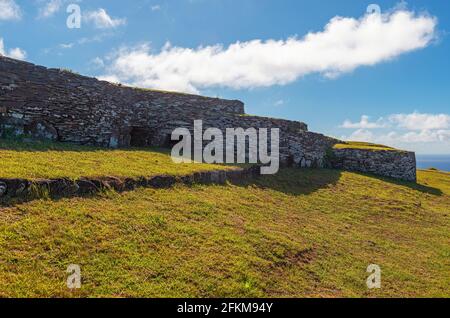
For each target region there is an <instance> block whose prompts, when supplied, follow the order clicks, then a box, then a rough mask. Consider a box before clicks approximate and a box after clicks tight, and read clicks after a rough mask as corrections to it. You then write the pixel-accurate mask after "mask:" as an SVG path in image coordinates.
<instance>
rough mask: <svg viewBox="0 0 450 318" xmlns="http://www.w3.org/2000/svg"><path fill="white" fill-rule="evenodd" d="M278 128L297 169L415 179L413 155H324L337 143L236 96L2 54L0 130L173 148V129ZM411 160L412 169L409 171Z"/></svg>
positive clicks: (284, 159) (283, 153) (283, 155)
mask: <svg viewBox="0 0 450 318" xmlns="http://www.w3.org/2000/svg"><path fill="white" fill-rule="evenodd" d="M194 120H202V121H203V129H207V128H210V127H215V128H219V129H221V130H222V131H223V132H225V130H226V129H227V128H244V129H248V128H256V129H259V128H267V129H269V130H270V129H271V128H279V129H280V159H281V163H282V164H285V165H292V166H296V167H302V168H310V167H329V166H333V167H336V168H344V169H350V170H356V171H364V172H372V173H376V174H381V175H387V176H391V177H394V178H400V179H406V180H413V179H415V159H414V158H413V157H414V156H413V154H409V155H407V156H406V155H399V154H396V155H392V154H377V155H372V154H367V153H363V152H361V153H360V152H358V151H356V152H352V151H344V152H336V156H335V157H336V161H335V162H334V163H333V164H332V165H331V164H330V163H329V162H328V160H327V158H328V157H327V153H328V151H329V150H330V149H331V148H332V146H333V145H335V144H336V143H339V142H340V141H339V140H336V139H334V138H330V137H326V136H324V135H321V134H317V133H314V132H310V131H308V126H307V125H306V124H305V123H302V122H298V121H290V120H282V119H274V118H265V117H258V116H249V115H246V114H245V111H244V104H243V103H242V102H240V101H238V100H224V99H218V98H208V97H202V96H196V95H189V94H181V93H173V92H163V91H154V90H144V89H136V88H131V87H124V86H121V85H115V84H111V83H108V82H104V81H99V80H97V79H95V78H89V77H85V76H80V75H78V74H74V73H72V72H70V71H64V70H60V69H48V68H45V67H42V66H38V65H34V64H31V63H27V62H22V61H17V60H14V59H10V58H6V57H3V56H1V55H0V135H2V134H3V135H5V134H13V135H14V134H15V135H22V134H26V135H31V136H33V137H37V138H45V139H51V140H57V141H61V142H72V143H77V144H84V145H96V146H104V147H129V146H139V147H142V146H144V147H145V146H159V147H165V146H170V145H171V140H170V136H171V133H172V131H173V130H174V129H175V128H179V127H183V128H188V129H189V130H193V124H194ZM413 165H414V171H413Z"/></svg>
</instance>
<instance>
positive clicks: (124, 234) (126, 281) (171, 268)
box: [0, 169, 450, 297]
mask: <svg viewBox="0 0 450 318" xmlns="http://www.w3.org/2000/svg"><path fill="white" fill-rule="evenodd" d="M418 179H419V180H418V182H419V183H418V184H412V183H404V182H393V181H392V180H387V179H382V178H374V177H369V176H366V175H362V174H356V173H350V172H341V171H335V170H298V169H286V170H282V171H280V173H279V174H278V175H277V176H275V177H264V178H261V179H259V180H256V181H254V182H248V183H245V184H236V185H228V186H195V187H184V186H180V187H176V188H175V189H171V190H152V189H140V190H137V191H133V192H129V193H124V194H116V193H106V194H104V195H103V196H100V197H94V198H84V199H82V198H74V199H62V200H58V201H50V200H47V201H44V200H43V201H34V202H30V203H26V204H21V205H18V206H15V207H9V208H3V209H1V208H0V259H1V260H2V261H1V262H0V297H10V296H34V297H59V296H68V297H96V296H97V297H102V296H112V297H176V296H182V297H198V296H203V297H303V296H308V297H309V296H320V297H324V296H330V297H338V296H350V297H354V296H363V297H364V296H367V297H374V296H385V297H398V296H405V297H419V296H421V297H422V296H446V297H448V296H449V295H450V276H449V275H448V268H449V265H450V263H449V259H450V218H449V211H450V175H449V174H447V173H441V172H436V171H419V173H418ZM70 264H78V265H80V266H81V274H82V288H81V289H80V290H77V291H69V290H68V289H67V287H66V279H67V275H68V274H67V273H66V269H67V266H69V265H70ZM369 264H378V265H379V266H380V267H381V269H382V288H381V289H379V290H368V289H367V287H366V279H367V277H368V273H366V269H367V266H368V265H369Z"/></svg>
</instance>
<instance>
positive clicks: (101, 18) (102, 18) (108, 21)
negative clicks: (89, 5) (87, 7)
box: [83, 9, 127, 29]
mask: <svg viewBox="0 0 450 318" xmlns="http://www.w3.org/2000/svg"><path fill="white" fill-rule="evenodd" d="M83 18H84V19H85V21H87V22H91V23H93V24H94V26H95V27H96V28H97V29H114V28H117V27H119V26H121V25H125V24H126V22H127V20H126V19H115V18H112V17H110V16H109V15H108V13H107V12H106V10H105V9H98V10H96V11H89V12H86V13H85V14H84V15H83Z"/></svg>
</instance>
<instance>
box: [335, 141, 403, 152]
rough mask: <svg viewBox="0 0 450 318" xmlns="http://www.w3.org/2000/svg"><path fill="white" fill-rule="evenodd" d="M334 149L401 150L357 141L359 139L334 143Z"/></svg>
mask: <svg viewBox="0 0 450 318" xmlns="http://www.w3.org/2000/svg"><path fill="white" fill-rule="evenodd" d="M333 148H334V149H362V150H373V151H376V150H384V151H402V150H399V149H395V148H392V147H388V146H384V145H378V144H372V143H369V142H359V141H348V142H345V143H341V144H336V145H334V147H333Z"/></svg>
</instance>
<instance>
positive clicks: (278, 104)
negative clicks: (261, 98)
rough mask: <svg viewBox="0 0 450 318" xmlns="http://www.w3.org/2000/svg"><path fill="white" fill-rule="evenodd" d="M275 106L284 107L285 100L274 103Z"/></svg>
mask: <svg viewBox="0 0 450 318" xmlns="http://www.w3.org/2000/svg"><path fill="white" fill-rule="evenodd" d="M274 105H275V106H283V105H284V100H282V99H280V100H277V101H276V102H275V103H274Z"/></svg>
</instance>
